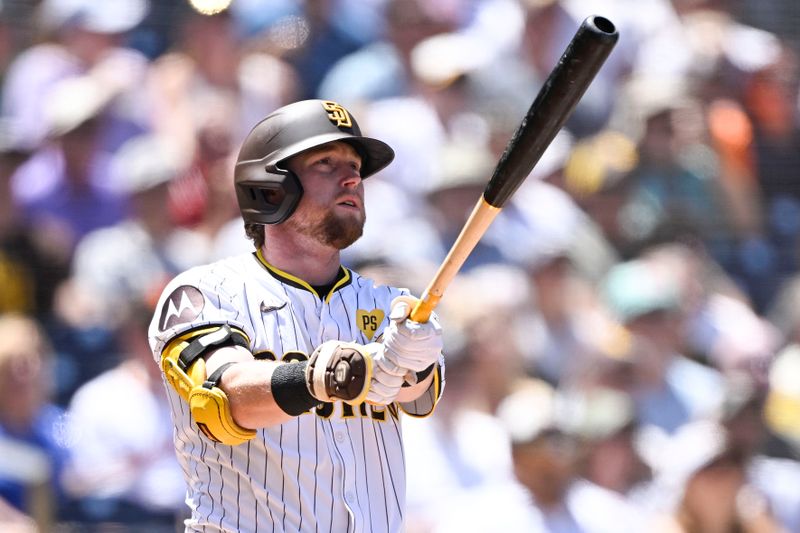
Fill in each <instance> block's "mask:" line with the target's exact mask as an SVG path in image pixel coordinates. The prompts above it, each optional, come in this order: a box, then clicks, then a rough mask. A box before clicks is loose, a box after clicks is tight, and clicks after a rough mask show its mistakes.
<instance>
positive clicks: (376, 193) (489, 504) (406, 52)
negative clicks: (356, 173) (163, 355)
mask: <svg viewBox="0 0 800 533" xmlns="http://www.w3.org/2000/svg"><path fill="white" fill-rule="evenodd" d="M767 7H768V8H769V9H767ZM792 9H794V11H792ZM756 12H758V13H759V17H752V14H753V13H756ZM591 15H603V16H605V17H608V18H609V19H610V20H611V21H613V23H614V24H615V25H616V26H617V28H618V30H619V32H620V35H621V37H620V40H619V43H618V45H617V47H616V48H615V49H614V51H613V52H612V54H611V56H610V58H609V59H608V61H607V62H606V64H605V65H604V66H603V68H602V69H601V71H600V72H599V74H598V76H597V78H596V79H595V81H594V82H593V84H592V86H591V87H590V88H589V90H588V91H587V92H586V94H585V96H584V97H583V99H582V100H581V102H580V103H579V104H578V106H577V107H576V109H575V112H574V113H573V115H572V116H571V117H570V119H569V120H568V122H567V123H566V126H565V127H564V129H563V130H562V131H561V132H560V133H559V134H558V136H557V137H556V138H555V140H554V141H553V143H552V144H551V145H550V146H549V148H548V149H547V151H546V152H545V153H544V155H543V156H542V158H541V160H540V161H539V163H538V164H537V165H536V167H535V168H534V170H533V172H532V175H531V176H530V177H529V178H528V180H527V181H526V182H525V183H524V184H523V185H522V187H521V188H520V189H519V190H518V191H517V193H516V194H515V195H514V197H513V198H512V200H511V202H510V203H509V205H508V206H507V207H506V208H505V209H503V211H502V212H501V213H500V215H499V216H498V218H497V219H496V220H495V222H494V223H493V224H492V226H491V227H490V229H489V232H488V233H487V234H486V236H485V237H484V238H483V239H482V240H481V242H480V243H479V244H478V246H477V247H476V249H475V250H474V252H473V253H472V254H471V255H470V256H469V258H468V260H467V262H466V264H465V266H464V268H463V269H462V272H461V273H460V274H459V276H458V277H457V278H456V279H455V280H454V282H453V283H452V285H451V287H450V288H449V289H448V291H447V293H446V294H445V297H444V299H443V300H442V303H441V305H440V307H439V308H438V309H437V312H438V313H439V314H440V316H441V319H442V323H443V326H444V332H445V335H446V342H445V346H446V358H447V374H446V382H447V385H446V390H445V394H444V399H443V401H442V403H441V404H440V406H439V407H438V409H437V412H436V413H435V415H434V416H432V417H430V418H428V419H425V420H422V421H417V420H409V421H406V422H405V425H404V431H405V432H406V435H407V436H406V443H407V449H406V462H407V467H408V470H409V481H408V483H409V486H408V498H409V508H408V512H407V522H408V527H407V531H408V532H409V533H441V532H494V531H504V532H512V531H513V532H516V531H520V532H522V531H524V532H539V531H542V532H553V533H562V532H564V533H567V532H568V533H573V532H586V533H594V532H614V533H619V532H626V531H630V532H656V533H658V532H662V531H663V532H675V533H717V532H719V533H723V532H725V533H727V532H750V533H762V532H763V533H771V532H795V533H797V532H800V462H798V461H800V305H798V304H800V275H798V274H799V273H800V183H798V175H800V174H799V173H800V91H798V87H799V86H800V62H799V61H800V55H799V54H800V31H798V30H797V28H798V27H800V12H798V11H797V5H796V4H794V3H793V0H786V1H784V2H779V1H777V0H775V1H771V2H759V1H757V0H752V1H750V2H747V1H743V0H742V1H739V2H729V1H724V0H599V1H598V0H233V1H232V2H230V1H228V2H226V1H224V0H216V1H215V0H202V1H201V0H193V1H192V2H189V0H102V1H100V0H40V1H36V0H17V1H13V0H0V76H1V78H0V82H1V85H0V530H2V531H20V532H21V531H37V530H38V531H107V530H108V531H111V530H113V531H139V530H142V531H144V530H147V531H156V532H159V531H163V532H172V531H175V530H176V529H177V530H181V527H180V523H181V521H182V518H183V514H184V510H183V480H182V473H181V472H180V470H179V468H178V466H177V463H176V462H175V459H174V453H173V450H172V434H171V425H170V423H169V420H168V418H167V417H168V413H167V409H166V407H165V405H164V401H165V396H164V394H163V385H162V382H161V378H160V376H159V369H158V367H157V365H156V364H155V363H154V362H153V359H152V355H151V354H150V351H149V347H148V345H147V339H146V328H147V324H148V322H149V320H150V316H151V314H152V312H153V306H154V304H155V298H156V297H157V295H158V294H159V293H160V291H161V289H162V288H163V286H164V284H165V283H166V281H167V280H169V279H170V278H171V277H172V276H174V275H175V274H176V273H177V272H179V271H182V270H184V269H186V268H189V267H191V266H193V265H197V264H200V263H205V262H209V261H212V260H215V259H218V258H221V257H225V256H227V255H231V254H235V253H243V252H247V251H250V250H252V244H251V243H250V242H249V241H248V240H247V239H246V238H245V235H244V230H243V225H242V222H241V220H240V218H239V214H238V208H237V205H236V200H235V196H234V190H233V187H232V162H233V160H235V156H236V151H237V148H238V145H239V143H240V141H241V140H242V139H243V137H244V135H245V134H246V133H247V131H248V130H249V128H250V127H252V126H253V125H254V124H255V123H256V122H257V121H258V120H259V119H260V118H262V117H263V116H264V115H265V114H267V113H268V112H270V111H271V110H273V109H275V108H277V107H279V106H281V105H284V104H286V103H289V102H292V101H295V100H298V99H303V98H312V97H317V98H323V99H326V100H335V101H337V102H339V103H341V104H342V105H344V106H346V107H348V108H349V109H351V110H352V111H353V113H354V115H356V116H357V117H358V119H359V122H360V124H361V127H362V129H363V130H364V131H365V132H367V133H368V134H369V135H371V136H374V137H378V138H380V139H382V140H384V141H386V142H388V143H389V144H390V145H391V146H392V147H393V148H394V149H395V151H396V153H397V158H396V160H395V162H394V163H393V164H392V165H390V166H389V167H388V168H387V169H386V170H384V171H382V172H381V173H380V174H378V175H376V176H374V177H372V178H370V179H369V180H367V181H366V182H365V187H366V195H367V225H366V228H365V234H364V236H363V238H362V239H361V240H360V241H358V242H357V243H356V244H355V245H354V246H353V247H352V248H351V249H348V250H346V251H345V253H344V255H343V259H344V262H345V264H346V265H347V266H350V267H352V268H354V269H355V270H357V271H359V272H361V273H362V274H364V275H366V276H368V277H372V278H373V279H375V280H376V281H378V282H390V283H392V284H395V285H398V286H402V287H408V288H409V289H411V291H412V292H413V293H415V294H420V293H421V292H422V290H423V289H424V288H425V286H426V284H427V282H428V280H429V279H430V278H431V275H432V273H433V272H434V271H435V269H436V267H437V265H438V264H439V262H440V261H441V260H442V259H443V257H444V256H445V254H446V252H447V250H448V249H449V247H450V245H451V244H452V243H453V242H454V240H455V238H456V236H457V235H458V232H459V230H460V228H461V227H462V225H463V223H464V221H465V220H466V218H467V216H468V215H469V213H470V211H471V209H472V207H473V206H474V204H475V202H476V201H477V199H478V198H479V196H480V194H481V192H482V191H483V188H484V186H485V183H486V181H487V180H488V178H489V176H491V173H492V171H493V169H494V165H495V164H496V161H497V160H498V159H499V157H500V156H501V154H502V153H503V150H504V148H505V146H506V143H507V142H508V140H509V139H510V138H511V136H512V134H513V133H514V131H515V130H516V127H517V125H518V124H519V121H520V119H521V118H522V117H523V116H524V114H525V111H526V110H527V109H528V106H529V105H530V103H531V102H532V100H533V98H534V97H535V95H536V94H537V92H538V90H539V88H540V87H541V86H542V85H543V83H544V81H545V80H546V78H547V76H548V74H549V73H550V71H551V70H552V68H553V67H554V66H555V65H556V64H557V63H558V59H559V57H560V55H561V53H562V52H563V50H564V48H565V46H566V45H567V43H568V42H569V40H570V38H571V37H572V36H573V34H574V33H575V31H576V30H577V28H578V26H579V25H580V23H581V22H582V21H583V20H584V19H585V18H586V17H588V16H591ZM747 15H751V16H750V17H748V16H747ZM792 15H794V17H795V19H796V21H797V22H799V23H798V24H791V23H787V22H786V20H787V17H791V16H792ZM776 28H794V30H795V32H796V33H794V34H792V33H791V32H785V31H784V32H782V31H777V30H776ZM109 528H111V529H109Z"/></svg>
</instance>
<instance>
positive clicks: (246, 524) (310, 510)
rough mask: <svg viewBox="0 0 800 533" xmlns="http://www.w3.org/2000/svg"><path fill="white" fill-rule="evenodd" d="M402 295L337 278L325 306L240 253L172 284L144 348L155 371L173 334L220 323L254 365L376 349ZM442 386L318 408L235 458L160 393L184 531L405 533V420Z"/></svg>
mask: <svg viewBox="0 0 800 533" xmlns="http://www.w3.org/2000/svg"><path fill="white" fill-rule="evenodd" d="M403 292H405V291H402V290H400V289H396V288H391V287H387V286H375V285H374V284H373V282H372V281H371V280H368V279H366V278H363V277H361V276H359V275H358V274H356V273H354V272H352V271H350V270H347V269H345V268H342V269H341V271H340V278H339V282H338V283H337V284H336V285H335V286H334V288H333V289H332V290H331V292H330V293H329V294H328V295H327V296H323V297H322V298H320V297H319V296H318V295H317V294H316V292H315V291H314V289H313V288H311V287H310V286H308V285H307V284H305V283H304V282H303V281H301V280H299V279H297V278H294V277H292V276H290V275H288V274H286V273H284V272H281V271H280V270H277V269H275V268H274V267H271V266H270V265H268V264H267V263H266V262H265V261H264V260H263V258H262V257H261V256H260V254H245V255H241V256H236V257H232V258H229V259H225V260H222V261H219V262H217V263H214V264H211V265H206V266H202V267H197V268H193V269H191V270H188V271H187V272H184V273H183V274H180V275H179V276H177V277H176V278H175V279H174V280H172V281H171V282H170V284H169V285H168V286H167V287H166V289H165V290H164V293H163V294H162V296H161V300H160V302H159V304H158V307H157V312H156V314H155V316H154V317H153V322H152V324H151V326H150V343H151V347H152V348H153V353H154V356H155V358H156V360H158V361H160V354H161V350H162V349H163V347H164V346H165V345H166V344H167V343H168V342H169V341H170V340H171V339H173V338H175V337H176V336H177V335H180V334H182V333H185V332H187V331H188V330H191V329H194V328H197V327H199V326H203V325H208V324H223V323H227V324H230V325H231V326H235V327H237V328H240V329H241V330H243V331H244V332H245V333H246V334H247V336H248V337H249V338H250V341H251V346H250V348H251V351H253V353H254V354H256V357H267V358H271V357H276V358H277V359H281V358H289V359H291V358H297V359H303V358H305V357H307V356H308V355H309V354H311V353H312V352H313V350H314V349H315V348H316V347H317V346H318V345H320V344H321V343H323V342H324V341H327V340H331V339H339V340H346V341H355V342H359V343H362V344H365V343H367V342H370V341H372V340H374V339H375V338H376V337H377V336H378V335H380V333H381V332H382V331H383V328H384V327H385V326H386V325H387V324H388V318H387V315H388V309H389V305H390V303H391V301H392V299H393V298H394V297H396V296H397V295H399V294H401V293H403ZM275 354H277V355H275ZM441 377H442V374H441V373H437V375H436V376H435V379H434V382H433V385H432V386H431V388H430V389H429V390H428V392H427V393H426V394H424V395H423V396H422V397H421V398H420V399H418V400H417V401H416V402H413V403H409V404H403V405H398V404H392V405H389V406H387V407H385V408H381V407H373V406H369V405H367V404H362V405H360V406H355V407H351V406H349V405H346V404H343V403H341V402H337V403H335V404H325V406H324V408H319V409H316V408H315V409H312V410H311V412H309V413H305V414H303V415H300V416H298V417H295V418H293V419H292V420H290V421H288V422H286V423H283V424H281V425H278V426H273V427H269V428H265V429H261V430H259V431H258V432H257V435H256V437H255V438H254V439H252V440H250V441H248V442H246V443H244V444H241V445H239V446H235V447H231V446H226V445H223V444H218V443H215V442H213V441H211V440H209V439H208V438H207V437H206V436H205V435H203V434H202V432H200V431H199V430H198V428H197V426H196V425H195V424H194V422H193V420H192V417H191V415H190V413H189V409H188V405H187V404H186V402H185V401H183V400H182V399H181V397H180V396H179V395H178V393H177V392H176V391H175V390H174V389H173V388H172V387H171V386H170V385H166V388H167V393H168V396H169V403H170V408H171V410H172V418H173V421H174V424H175V435H174V437H175V446H176V451H177V455H178V459H179V461H180V463H181V465H182V467H183V471H184V476H185V478H186V480H187V485H188V490H187V500H186V501H187V503H188V505H189V507H190V508H191V511H192V516H191V518H190V519H189V520H188V521H187V531H226V532H227V531H230V532H262V531H263V532H283V531H286V532H289V531H292V532H295V531H309V532H310V531H326V532H340V531H351V532H364V533H369V532H382V531H387V532H388V531H392V532H393V531H400V530H401V528H402V520H403V513H404V507H405V482H406V479H405V458H404V453H403V447H402V430H401V423H400V418H401V415H402V413H407V414H410V415H413V416H426V415H428V414H430V413H431V412H432V411H433V408H434V406H435V403H436V401H437V400H438V396H439V393H440V391H441V383H442V379H441Z"/></svg>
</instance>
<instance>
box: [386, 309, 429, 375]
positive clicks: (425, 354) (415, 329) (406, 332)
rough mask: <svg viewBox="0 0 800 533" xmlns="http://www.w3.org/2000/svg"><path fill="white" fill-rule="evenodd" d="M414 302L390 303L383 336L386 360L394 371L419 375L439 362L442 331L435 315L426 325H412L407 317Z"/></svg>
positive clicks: (420, 323)
mask: <svg viewBox="0 0 800 533" xmlns="http://www.w3.org/2000/svg"><path fill="white" fill-rule="evenodd" d="M416 302H417V299H416V298H412V297H410V296H399V297H397V298H395V299H394V300H393V301H392V307H391V311H390V312H389V319H390V324H389V326H388V327H387V328H386V330H385V331H384V332H383V345H384V348H385V350H384V352H385V357H386V359H388V360H389V361H390V362H391V363H393V364H394V365H396V366H397V367H400V368H403V369H406V370H411V371H413V372H422V371H423V370H426V369H427V368H428V367H430V366H431V365H433V364H434V363H436V362H437V361H438V360H439V356H440V355H441V353H442V348H443V347H444V344H443V341H442V327H441V326H440V325H439V319H438V318H437V316H436V315H435V314H431V316H430V318H429V319H428V321H427V322H415V321H413V320H411V319H410V318H408V317H409V315H410V314H411V310H412V309H413V306H414V305H416Z"/></svg>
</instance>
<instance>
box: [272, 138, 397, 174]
mask: <svg viewBox="0 0 800 533" xmlns="http://www.w3.org/2000/svg"><path fill="white" fill-rule="evenodd" d="M336 141H341V142H346V143H347V144H349V145H351V146H352V147H353V148H355V150H356V151H357V152H358V154H359V155H360V156H361V178H362V179H365V178H368V177H369V176H371V175H373V174H375V173H376V172H379V171H380V170H382V169H384V168H386V166H388V165H389V163H391V162H392V160H394V150H392V148H391V147H390V146H389V145H388V144H386V143H385V142H383V141H380V140H378V139H373V138H372V137H362V136H356V135H349V134H345V133H326V134H323V135H316V136H314V137H310V138H308V139H304V140H302V141H300V142H298V143H295V144H293V145H291V146H287V147H286V148H284V149H282V150H279V151H277V152H276V153H274V154H273V157H272V159H273V160H275V161H276V162H275V164H274V167H275V168H276V169H279V170H286V168H285V165H284V164H283V163H284V162H285V161H286V160H287V159H289V158H290V157H294V156H296V155H298V154H301V153H303V152H305V151H307V150H311V149H312V148H318V147H320V146H322V145H324V144H328V143H331V142H336Z"/></svg>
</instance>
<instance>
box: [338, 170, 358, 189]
mask: <svg viewBox="0 0 800 533" xmlns="http://www.w3.org/2000/svg"><path fill="white" fill-rule="evenodd" d="M361 180H362V178H361V172H360V171H359V170H358V169H355V168H352V167H349V166H348V167H346V169H345V170H344V171H343V172H342V178H341V181H340V183H341V185H342V186H343V187H347V188H352V187H357V186H358V184H359V183H361Z"/></svg>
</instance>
